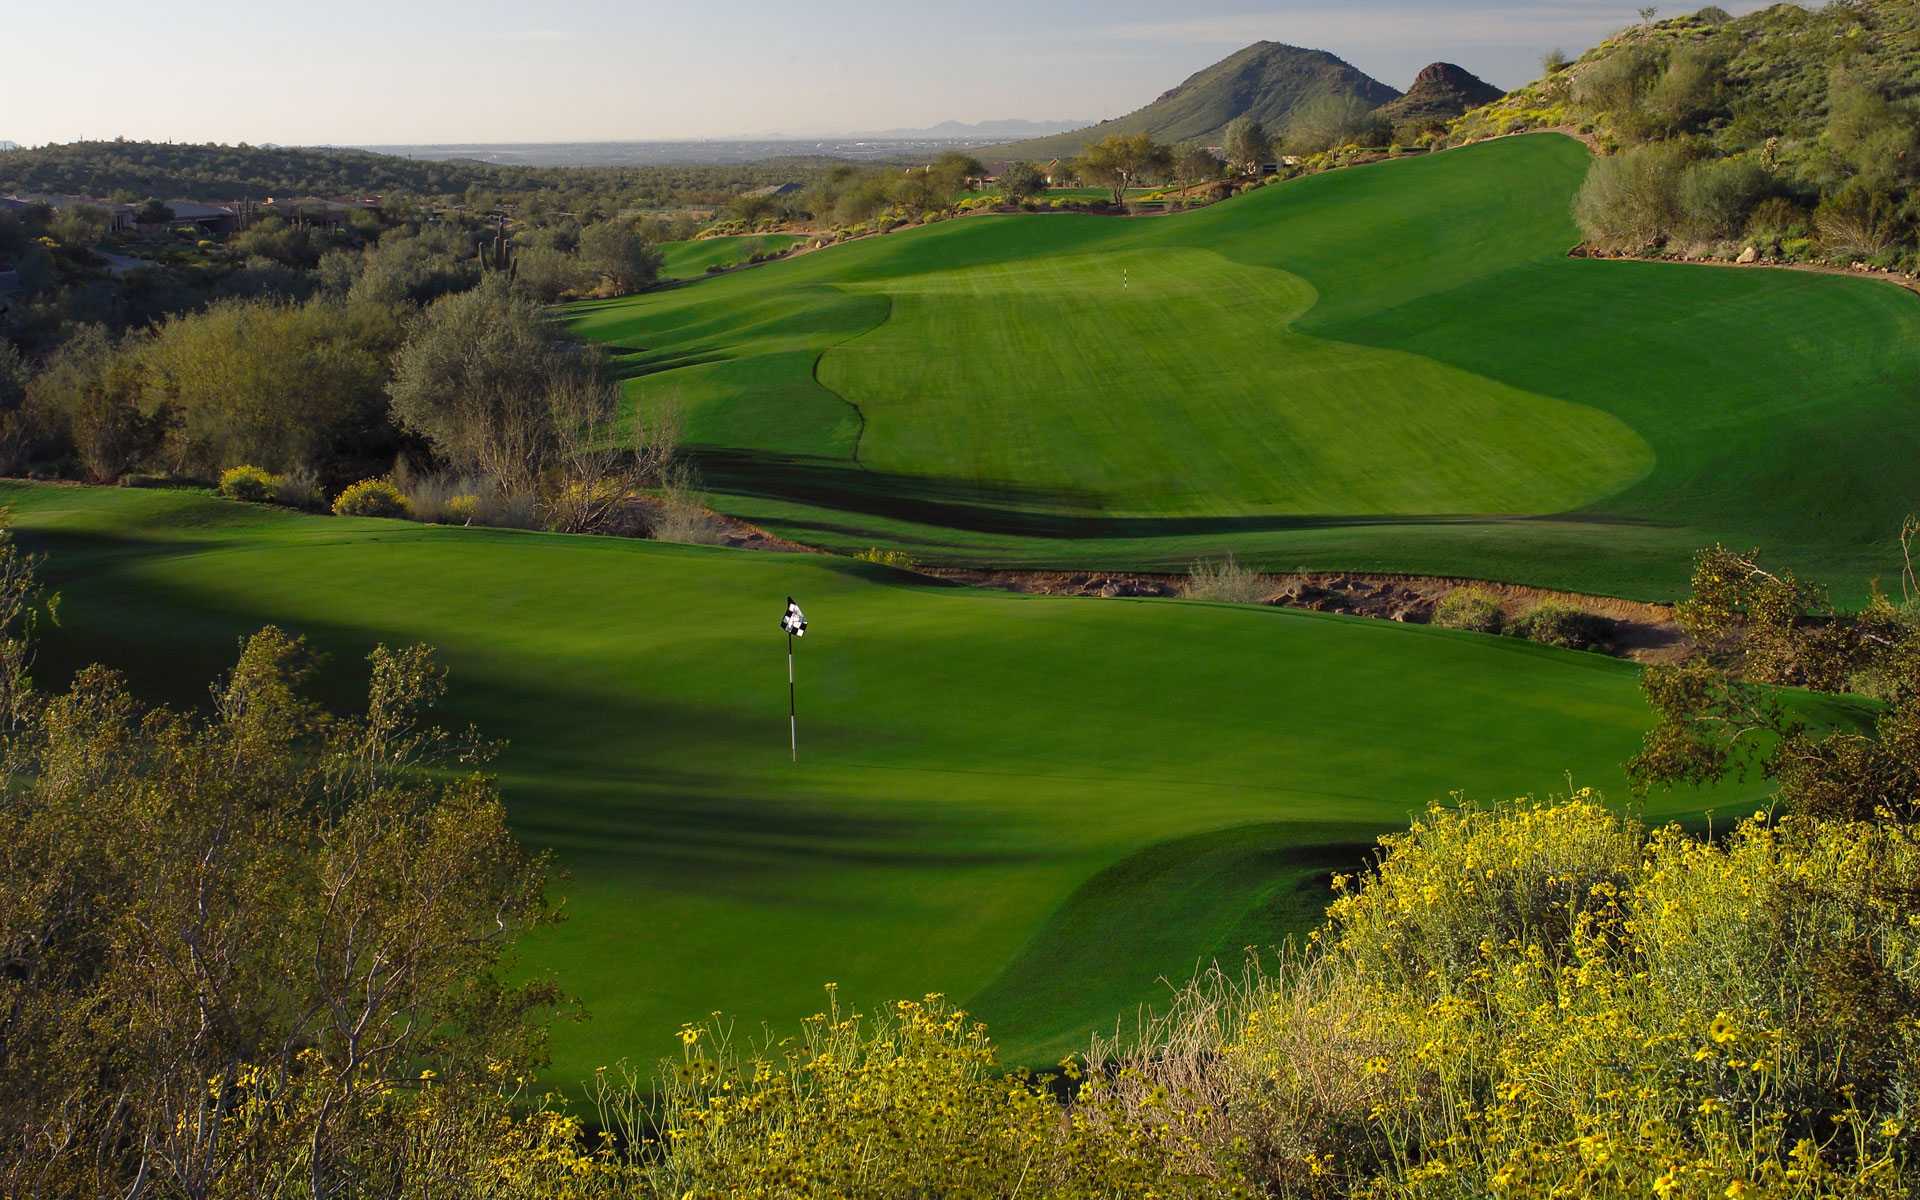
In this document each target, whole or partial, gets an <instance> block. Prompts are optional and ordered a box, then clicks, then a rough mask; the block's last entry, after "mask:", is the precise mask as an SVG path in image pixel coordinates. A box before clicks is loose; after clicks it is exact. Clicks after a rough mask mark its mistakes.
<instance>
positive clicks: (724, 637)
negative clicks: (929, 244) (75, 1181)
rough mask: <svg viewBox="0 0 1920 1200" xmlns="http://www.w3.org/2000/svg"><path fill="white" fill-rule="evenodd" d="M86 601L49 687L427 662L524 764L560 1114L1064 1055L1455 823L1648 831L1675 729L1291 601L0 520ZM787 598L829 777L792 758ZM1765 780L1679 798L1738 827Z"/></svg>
mask: <svg viewBox="0 0 1920 1200" xmlns="http://www.w3.org/2000/svg"><path fill="white" fill-rule="evenodd" d="M0 491H4V497H3V499H4V503H6V504H7V505H8V506H10V507H11V508H12V510H13V512H14V522H15V528H16V530H17V532H18V535H19V537H20V538H21V540H22V542H23V543H24V544H25V545H26V546H28V547H29V548H30V549H32V550H33V551H35V552H37V553H44V554H46V555H47V556H48V561H47V564H46V567H45V575H46V578H47V581H48V583H49V586H50V587H51V588H52V589H53V590H55V591H57V592H58V593H59V594H60V597H61V604H60V608H59V618H60V619H59V623H58V625H57V626H55V627H52V628H50V629H48V630H47V631H46V633H45V636H44V640H43V642H42V645H41V647H40V650H39V656H38V660H37V665H36V674H37V675H38V677H39V678H40V679H41V681H42V685H43V686H45V687H60V686H63V685H64V683H65V681H66V680H67V678H69V677H70V675H71V673H72V672H73V671H74V670H75V669H76V668H77V667H78V666H80V665H81V664H82V663H84V662H91V661H100V662H104V663H106V664H108V665H110V666H112V667H115V668H117V669H119V670H121V671H123V672H124V673H125V674H126V675H127V677H128V678H129V680H130V681H131V684H132V686H133V687H134V689H135V690H136V692H137V693H138V694H140V695H142V696H144V697H146V698H149V699H152V700H161V701H167V702H171V703H175V704H179V705H199V704H204V703H205V701H206V696H207V690H206V689H207V687H208V685H209V683H210V682H211V681H212V680H214V679H215V678H216V677H217V676H218V675H219V674H220V673H221V672H222V671H223V670H225V669H226V668H228V667H229V666H230V665H231V663H232V660H233V658H234V655H235V653H236V649H237V644H238V640H239V639H240V638H241V637H243V636H244V635H246V634H248V633H249V632H251V631H254V630H256V629H258V628H259V627H261V626H262V625H265V624H269V623H272V624H276V625H279V626H281V627H282V628H284V629H287V630H289V631H291V632H294V633H297V634H300V635H303V636H305V637H307V638H309V639H311V641H312V643H313V644H314V645H315V646H316V647H317V648H319V649H321V650H323V651H325V652H326V653H327V655H328V665H327V667H326V668H325V670H324V671H323V672H322V674H321V677H320V682H319V685H318V686H319V690H320V693H321V695H322V698H324V699H325V700H327V701H328V702H329V703H331V704H333V705H335V706H342V707H344V706H347V705H351V704H354V703H355V698H356V694H358V693H360V692H361V691H362V690H363V689H364V687H365V671H366V667H365V664H364V662H363V658H364V656H365V655H366V653H367V652H368V651H369V650H370V649H371V648H372V647H373V646H374V645H375V644H376V643H377V642H381V641H385V642H387V643H389V644H410V643H415V642H425V643H428V644H431V645H432V646H434V647H436V648H437V650H438V653H439V661H440V662H441V663H442V664H443V665H444V666H445V667H447V668H448V670H449V672H450V681H451V682H450V691H449V694H448V698H447V701H446V704H445V705H444V707H443V709H442V711H441V714H440V716H441V719H442V721H443V722H444V723H446V724H448V725H451V726H454V727H463V726H465V725H466V724H468V723H469V722H471V723H473V724H474V725H477V726H478V727H479V729H480V730H481V732H482V733H483V734H488V735H492V736H496V737H505V738H510V739H511V741H510V743H509V744H508V745H507V746H506V748H505V749H504V751H503V753H502V754H501V756H500V758H499V760H498V763H497V767H498V770H499V773H500V777H501V785H502V790H503V792H504V794H505V796H506V798H507V802H508V806H509V809H510V813H511V817H512V820H513V822H514V825H515V828H516V831H517V833H518V834H519V836H520V837H521V838H522V839H523V841H524V842H525V843H526V844H527V845H528V846H530V847H536V848H546V847H551V848H553V849H554V850H555V851H556V853H557V856H558V859H559V862H560V864H561V865H562V866H564V867H565V868H566V869H567V870H568V871H569V872H570V878H569V879H568V880H567V881H566V882H565V883H564V884H562V885H561V886H560V888H559V889H558V890H559V892H560V893H561V894H562V895H563V896H564V897H565V908H566V911H567V912H568V913H569V914H570V919H569V920H568V921H567V922H566V923H565V924H564V925H562V926H560V927H559V928H558V929H557V930H555V931H554V932H552V933H551V934H549V935H542V936H541V937H539V938H538V939H536V940H535V941H534V943H533V944H532V945H531V947H530V948H529V958H530V966H531V968H532V969H536V970H542V971H551V972H553V973H554V974H555V975H557V976H558V978H559V980H560V981H561V983H562V984H563V986H564V987H565V988H566V989H567V990H568V991H569V992H570V993H571V994H572V995H574V996H576V997H578V998H579V999H580V1000H581V1001H582V1002H583V1004H584V1006H585V1008H586V1009H587V1011H588V1012H589V1013H590V1014H591V1019H589V1020H587V1021H585V1022H584V1023H580V1024H571V1023H567V1024H562V1025H560V1026H559V1027H558V1028H557V1029H556V1031H555V1041H554V1047H555V1054H556V1062H555V1066H554V1068H553V1077H554V1079H555V1081H556V1082H568V1081H574V1080H578V1079H580V1078H581V1077H583V1076H584V1075H585V1074H587V1073H588V1072H589V1071H591V1069H592V1068H594V1067H595V1066H598V1065H601V1064H604V1063H611V1062H613V1061H616V1060H618V1059H621V1058H628V1059H632V1060H634V1061H636V1062H650V1061H651V1060H652V1059H653V1058H655V1057H656V1056H657V1055H661V1054H665V1053H667V1052H669V1051H670V1050H671V1048H672V1044H673V1043H672V1034H673V1032H674V1030H675V1029H677V1028H678V1026H679V1025H680V1024H681V1023H682V1022H685V1021H698V1020H702V1019H704V1018H705V1017H706V1016H707V1015H708V1014H709V1013H712V1012H715V1011H725V1012H728V1013H731V1014H734V1015H736V1016H737V1017H738V1019H739V1021H740V1028H741V1029H742V1030H743V1031H749V1032H750V1031H756V1030H758V1029H759V1027H760V1025H761V1023H762V1022H768V1023H771V1024H773V1025H774V1026H775V1027H777V1028H790V1027H791V1022H792V1021H793V1020H794V1019H795V1018H797V1017H799V1016H803V1015H805V1014H807V1013H811V1012H813V1011H816V1010H817V1009H818V1008H820V1006H821V1003H822V993H821V990H820V989H821V988H822V986H823V985H825V984H828V983H834V984H838V985H839V987H840V990H841V995H842V996H843V997H844V998H846V999H847V1000H850V1001H852V1002H854V1003H857V1004H859V1005H863V1006H864V1005H869V1004H876V1003H881V1002H884V1001H887V1000H891V999H896V998H902V997H917V996H919V995H921V994H923V993H927V992H933V991H939V992H944V993H947V994H949V995H952V996H954V997H957V998H959V999H961V1000H963V1001H965V1002H967V1003H969V1004H970V1005H971V1006H972V1008H973V1010H974V1011H976V1012H977V1013H978V1014H979V1015H980V1016H981V1017H983V1018H984V1019H986V1020H987V1021H989V1022H990V1023H991V1025H992V1027H993V1029H994V1032H995V1034H996V1035H997V1036H998V1038H999V1039H1000V1040H1001V1042H1002V1044H1003V1046H1004V1047H1005V1050H1006V1056H1007V1057H1008V1058H1009V1059H1010V1060H1012V1061H1016V1062H1023V1061H1024V1062H1050V1061H1053V1060H1054V1059H1056V1058H1057V1057H1058V1056H1059V1055H1060V1054H1062V1053H1064V1052H1065V1051H1067V1050H1069V1049H1072V1048H1075V1047H1079V1046H1082V1045H1084V1043H1085V1038H1086V1037H1087V1035H1088V1034H1089V1033H1090V1032H1091V1031H1092V1030H1094V1029H1098V1028H1107V1029H1111V1028H1112V1026H1113V1023H1114V1021H1115V1020H1116V1019H1118V1018H1119V1017H1120V1016H1121V1015H1122V1014H1127V1015H1128V1017H1129V1019H1130V1018H1131V1014H1132V1012H1133V1010H1134V1009H1135V1006H1137V1005H1138V1004H1140V1003H1142V1002H1145V1001H1149V1000H1152V999H1153V998H1154V997H1156V996H1158V995H1162V994H1164V991H1163V989H1164V985H1163V984H1160V983H1158V982H1157V981H1158V980H1160V979H1161V978H1162V977H1166V978H1171V979H1176V980H1177V979H1181V978H1184V977H1185V975H1186V974H1187V973H1189V972H1191V971H1192V970H1193V968H1194V967H1195V965H1196V964H1197V963H1200V962H1203V961H1207V960H1211V959H1212V958H1214V957H1216V956H1218V957H1220V958H1222V959H1223V960H1225V961H1228V962H1237V961H1238V959H1239V957H1240V955H1241V952H1242V948H1243V947H1246V946H1260V945H1271V944H1273V943H1274V942H1275V941H1277V940H1279V939H1280V938H1282V937H1283V936H1285V935H1287V934H1289V933H1291V932H1295V931H1298V930H1299V929H1301V928H1303V927H1304V926H1306V925H1308V924H1310V923H1311V922H1312V921H1314V920H1316V919H1317V917H1318V915H1319V912H1320V910H1321V908H1322V907H1323V905H1324V901H1325V899H1326V896H1327V893H1326V890H1325V889H1326V873H1327V872H1328V871H1329V870H1333V869H1344V870H1350V869H1352V868H1353V867H1355V866H1357V865H1359V864H1360V863H1361V862H1362V861H1363V860H1364V857H1365V855H1366V853H1367V849H1368V846H1369V845H1370V843H1371V842H1372V840H1373V839H1374V838H1375V837H1376V836H1377V835H1378V834H1380V833H1383V832H1387V831H1389V830H1394V829H1400V828H1403V827H1404V825H1405V823H1406V820H1407V817H1408V814H1409V813H1410V812H1412V811H1416V810H1418V809H1420V808H1421V807H1423V806H1424V805H1426V804H1427V803H1428V802H1429V801H1431V800H1434V799H1445V798H1446V797H1447V796H1448V795H1449V794H1450V793H1452V792H1454V791H1456V790H1457V791H1461V792H1464V793H1465V794H1467V795H1468V796H1470V797H1473V798H1506V797H1513V796H1519V795H1525V794H1536V795H1540V796H1545V795H1547V794H1548V793H1550V792H1555V791H1559V792H1564V791H1565V790H1566V788H1567V786H1568V780H1569V774H1571V777H1572V780H1573V782H1574V783H1575V784H1576V785H1580V786H1594V787H1598V788H1601V789H1603V790H1604V791H1605V792H1606V793H1607V794H1608V795H1609V796H1610V797H1611V798H1612V799H1614V800H1616V801H1619V802H1624V801H1625V800H1626V799H1627V788H1626V785H1625V781H1624V779H1623V777H1622V775H1621V770H1620V766H1619V764H1620V763H1621V762H1622V761H1623V760H1624V759H1626V758H1627V757H1628V756H1629V755H1630V754H1632V753H1633V752H1634V750H1635V749H1636V747H1637V745H1638V743H1639V739H1640V735H1641V733H1642V731H1643V730H1644V729H1645V728H1646V727H1647V725H1648V723H1649V717H1648V713H1647V711H1646V708H1645V706H1644V704H1643V702H1642V700H1641V697H1640V694H1639V691H1638V687H1637V671H1636V668H1635V667H1634V666H1633V665H1631V664H1629V663H1625V662H1621V661H1616V660H1613V659H1609V658H1605V657H1601V656H1599V655H1594V654H1580V653H1572V652H1565V651H1559V650H1552V649H1546V648H1542V647H1538V646H1534V645H1531V644H1527V643H1523V642H1519V641H1515V640H1512V639H1501V638H1494V637H1484V636H1478V635H1471V634H1462V633H1453V632H1448V631H1442V630H1436V629H1431V628H1425V627H1412V626H1401V625H1395V624H1391V623H1386V622H1372V621H1364V620H1357V619H1347V618H1340V617H1332V616H1325V615H1320V614H1314V613H1303V612H1295V611H1284V610H1279V609H1268V608H1253V607H1238V606H1225V605H1210V604H1199V603H1188V602H1181V601H1152V600H1145V601H1133V600H1088V599H1049V598H1037V597H1023V596H1016V595H1012V594H1007V593H999V592H989V591H977V590H967V589H962V588H957V587H950V586H945V585H941V584H938V583H935V582H933V581H930V580H927V579H924V578H922V577H918V576H914V575H909V574H906V573H902V572H896V571H891V570H888V569H885V568H881V567H876V566H871V565H868V564H863V563H858V562H852V561H848V560H845V559H835V558H829V557H825V556H816V555H789V554H768V553H755V552H747V551H735V550H723V549H711V548H696V547H684V546H673V545H665V544H659V543H651V542H635V541H623V540H616V539H604V538H589V537H567V536H560V535H552V534H538V533H520V532H511V531H500V530H483V529H459V528H439V527H428V526H421V525H415V524H409V523H405V522H397V521H374V520H356V519H348V518H333V517H312V516H300V515H294V514H290V513H286V512H282V511H277V510H272V509H268V508H264V507H257V506H248V505H242V504H237V503H232V502H228V501H223V500H218V499H214V498H211V497H209V496H206V495H204V494H199V493H190V492H175V491H141V490H134V489H89V488H78V487H51V486H38V485H24V484H7V485H4V486H0ZM789 595H791V596H793V597H795V598H796V599H798V600H799V602H800V603H801V604H802V605H803V607H804V608H805V609H806V613H807V616H808V618H809V619H810V621H811V622H812V628H811V630H810V631H809V632H808V634H807V636H806V637H805V638H804V639H803V640H802V641H801V643H800V645H799V646H798V655H797V658H798V697H799V738H800V756H799V761H798V762H797V763H794V762H790V761H789V749H788V740H787V734H788V731H787V711H786V710H787V694H786V691H787V689H786V678H785V672H786V663H785V661H784V659H785V653H786V642H785V639H784V638H782V637H781V636H780V633H779V630H778V628H777V620H778V617H779V615H780V612H781V610H782V606H783V605H784V603H785V600H786V598H787V597H788V596H789ZM1766 790H1767V785H1766V784H1765V783H1764V781H1759V780H1755V781H1753V782H1752V783H1751V784H1750V785H1747V786H1745V787H1744V788H1729V789H1726V790H1724V791H1721V792H1719V793H1715V794H1711V795H1708V794H1702V793H1695V792H1688V793H1675V794H1662V793H1656V794H1655V795H1654V796H1653V797H1652V798H1651V800H1650V802H1649V803H1650V809H1649V811H1650V813H1651V815H1653V816H1655V817H1660V816H1663V815H1673V814H1683V813H1694V812H1698V811H1700V810H1702V809H1704V808H1708V807H1717V808H1719V809H1720V810H1721V811H1724V812H1729V813H1731V812H1735V811H1742V810H1744V808H1745V806H1746V805H1747V804H1748V803H1749V802H1750V801H1752V800H1753V799H1755V798H1757V797H1758V796H1760V795H1762V794H1764V793H1765V791H1766Z"/></svg>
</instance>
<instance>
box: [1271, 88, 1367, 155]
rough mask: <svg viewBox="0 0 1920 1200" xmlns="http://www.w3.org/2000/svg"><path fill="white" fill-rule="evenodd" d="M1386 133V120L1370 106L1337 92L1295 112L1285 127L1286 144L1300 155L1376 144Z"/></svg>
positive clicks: (1345, 93)
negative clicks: (1291, 121) (1291, 120)
mask: <svg viewBox="0 0 1920 1200" xmlns="http://www.w3.org/2000/svg"><path fill="white" fill-rule="evenodd" d="M1387 132H1388V131H1387V124H1386V121H1385V119H1384V118H1382V117H1381V116H1380V115H1379V111H1378V110H1377V109H1376V108H1374V106H1373V105H1371V104H1368V103H1367V102H1366V101H1365V100H1363V99H1361V98H1360V97H1359V96H1356V95H1353V94H1352V93H1350V92H1338V93H1333V94H1330V95H1326V96H1322V97H1320V98H1319V99H1318V100H1315V101H1313V102H1312V103H1310V104H1307V105H1306V106H1304V107H1302V108H1301V109H1300V110H1299V111H1298V112H1297V113H1295V114H1294V118H1293V123H1292V124H1291V125H1289V126H1288V127H1287V141H1288V144H1289V145H1290V146H1291V147H1292V148H1293V149H1294V150H1296V151H1297V152H1299V153H1301V154H1321V153H1324V152H1326V151H1328V150H1337V149H1339V148H1340V147H1341V146H1351V145H1358V144H1363V143H1364V144H1368V145H1377V144H1379V143H1380V142H1381V141H1382V140H1383V139H1384V138H1385V137H1386V136H1387Z"/></svg>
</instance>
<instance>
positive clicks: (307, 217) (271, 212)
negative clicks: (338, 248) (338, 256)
mask: <svg viewBox="0 0 1920 1200" xmlns="http://www.w3.org/2000/svg"><path fill="white" fill-rule="evenodd" d="M379 207H380V202H379V201H378V200H375V199H372V198H370V197H364V196H306V197H302V198H299V199H296V198H294V197H292V196H268V197H267V199H266V202H265V203H263V204H257V205H252V206H250V208H249V211H250V212H251V213H252V214H253V215H257V216H279V217H284V218H285V219H287V220H289V221H301V222H304V223H306V224H308V225H324V226H327V227H328V228H337V227H339V226H341V225H345V224H346V223H347V216H348V214H350V213H353V212H371V211H372V210H374V209H376V208H379Z"/></svg>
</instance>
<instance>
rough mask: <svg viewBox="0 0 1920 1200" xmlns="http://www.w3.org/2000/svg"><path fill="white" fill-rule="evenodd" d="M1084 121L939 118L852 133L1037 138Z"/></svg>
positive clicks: (897, 138) (902, 137) (892, 136)
mask: <svg viewBox="0 0 1920 1200" xmlns="http://www.w3.org/2000/svg"><path fill="white" fill-rule="evenodd" d="M1086 124H1087V122H1085V121H1022V120H1010V121H981V122H979V123H978V124H974V125H968V124H965V123H964V122H960V121H942V122H940V123H939V124H938V125H933V126H930V127H928V128H926V129H886V130H882V131H881V132H879V133H861V134H852V135H849V136H853V137H867V138H880V139H886V140H890V141H904V140H907V139H910V138H929V139H944V140H949V141H966V140H969V139H980V138H1038V137H1046V136H1048V135H1049V134H1055V133H1065V132H1067V131H1068V130H1071V129H1081V128H1084V127H1085V126H1086Z"/></svg>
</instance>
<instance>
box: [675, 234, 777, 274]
mask: <svg viewBox="0 0 1920 1200" xmlns="http://www.w3.org/2000/svg"><path fill="white" fill-rule="evenodd" d="M806 240H807V239H805V238H803V237H796V236H794V235H792V234H785V233H762V234H754V235H752V236H749V237H715V238H701V239H699V240H698V241H692V242H666V243H664V244H662V245H661V247H660V252H661V257H662V259H663V261H662V262H661V264H660V278H662V279H697V278H699V277H701V276H703V275H705V274H706V273H707V268H708V267H737V266H739V265H741V264H742V263H744V262H746V261H747V260H748V259H750V258H752V257H753V256H754V255H756V254H780V253H782V252H784V251H786V250H790V249H792V248H793V247H794V246H796V245H798V244H799V243H801V242H804V241H806Z"/></svg>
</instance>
